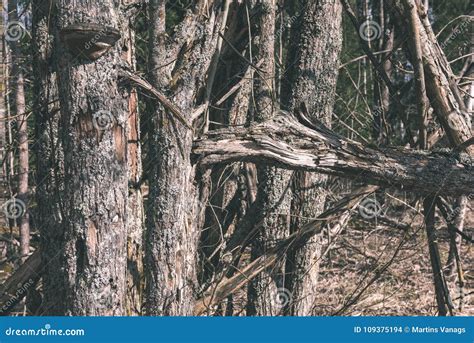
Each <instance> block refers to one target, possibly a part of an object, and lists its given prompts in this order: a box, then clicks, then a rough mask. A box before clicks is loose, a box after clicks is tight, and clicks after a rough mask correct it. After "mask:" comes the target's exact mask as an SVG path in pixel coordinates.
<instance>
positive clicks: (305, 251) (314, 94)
mask: <svg viewBox="0 0 474 343" xmlns="http://www.w3.org/2000/svg"><path fill="white" fill-rule="evenodd" d="M304 6H305V7H304V8H305V10H304V13H302V18H301V20H299V21H296V24H295V25H294V27H293V28H292V36H291V37H292V38H291V41H292V42H293V43H292V44H291V45H290V57H289V59H288V62H287V65H288V66H289V68H288V70H289V71H288V73H289V81H288V83H287V84H285V88H284V93H283V96H284V97H285V99H284V102H285V103H287V108H288V109H289V111H291V112H294V111H295V110H300V107H301V105H302V104H304V107H305V110H306V111H308V114H307V115H308V117H309V119H313V120H315V121H316V122H318V121H320V122H322V123H324V124H325V125H326V126H328V127H330V124H331V117H332V110H333V105H334V100H335V95H336V82H337V76H338V72H337V71H338V68H339V55H340V52H341V48H342V26H341V21H342V7H341V4H340V3H339V2H338V1H336V2H322V3H318V2H314V1H307V2H305V3H304ZM326 180H327V176H325V175H321V174H315V173H308V172H304V171H298V172H296V173H295V176H294V181H293V200H292V204H291V207H292V208H291V232H296V231H298V230H299V229H300V228H301V227H302V226H303V225H304V224H306V223H307V222H308V221H310V220H311V219H313V218H316V217H317V216H318V215H319V214H320V213H322V212H323V210H324V205H325V199H326V194H327V193H326V188H325V183H326ZM321 257H322V256H321V237H319V236H318V235H316V236H314V237H313V238H312V239H311V240H310V241H309V242H308V244H307V245H306V246H305V247H303V248H302V249H300V250H296V251H295V252H294V254H292V255H290V256H288V261H287V271H286V272H287V275H288V279H287V288H288V290H289V291H290V292H291V294H292V300H293V301H292V303H291V304H290V306H289V313H290V314H291V315H311V310H312V306H313V303H314V299H315V297H316V294H317V279H318V270H319V262H320V259H321Z"/></svg>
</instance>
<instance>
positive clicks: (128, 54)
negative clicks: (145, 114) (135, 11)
mask: <svg viewBox="0 0 474 343" xmlns="http://www.w3.org/2000/svg"><path fill="white" fill-rule="evenodd" d="M124 24H125V29H124V35H125V37H124V43H123V44H124V48H125V49H123V50H124V51H123V54H122V59H123V60H124V61H125V62H126V63H127V64H128V65H129V67H130V68H132V69H133V70H134V69H135V67H136V61H135V33H134V32H133V30H132V29H131V20H130V19H128V18H124ZM127 135H128V137H127V139H128V145H127V161H128V187H129V190H128V202H127V211H128V213H127V275H126V287H127V288H126V299H125V308H126V314H127V315H129V316H130V315H141V314H142V304H143V291H144V283H145V276H144V270H143V262H144V244H143V237H144V208H143V194H142V190H141V187H140V182H141V178H142V157H141V143H140V138H141V137H140V116H139V108H138V93H137V90H136V89H135V88H132V89H131V91H130V95H129V99H128V120H127Z"/></svg>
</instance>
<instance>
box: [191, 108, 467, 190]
mask: <svg viewBox="0 0 474 343" xmlns="http://www.w3.org/2000/svg"><path fill="white" fill-rule="evenodd" d="M306 123H309V122H308V121H306ZM193 153H194V154H195V155H196V156H195V157H196V159H197V160H196V161H197V162H198V163H200V164H201V165H203V166H206V165H212V164H216V163H229V162H234V161H246V162H258V161H260V162H261V161H265V162H266V163H271V164H274V165H278V166H280V167H284V168H287V169H292V170H296V169H300V170H306V171H316V172H320V173H324V174H331V175H337V176H344V177H350V178H357V179H361V180H364V182H366V183H367V182H368V183H376V184H379V185H384V186H397V187H400V188H405V189H409V190H410V191H413V192H415V193H420V194H434V193H439V194H446V195H459V194H469V193H471V192H472V191H474V182H473V181H474V176H473V174H472V171H471V168H472V166H471V165H472V161H470V160H469V158H468V157H467V156H464V157H467V160H464V161H462V160H461V159H460V158H459V156H456V155H451V154H447V155H446V154H443V153H436V152H432V153H428V152H423V151H413V150H409V149H404V148H384V149H376V148H373V147H367V146H364V145H362V144H360V143H357V142H353V141H350V140H347V139H345V138H342V137H339V136H337V135H336V134H335V133H333V132H331V131H330V130H329V129H327V128H324V127H323V126H321V125H318V126H314V127H313V128H312V129H310V128H308V127H306V126H304V125H302V124H300V123H298V122H297V121H296V119H294V118H292V117H291V116H288V115H287V114H285V115H283V116H277V117H276V118H275V119H273V120H270V121H267V122H265V123H262V124H258V125H253V126H251V127H250V128H249V129H230V130H217V131H215V132H210V133H209V134H208V135H207V137H206V138H205V139H200V140H196V141H195V144H194V149H193Z"/></svg>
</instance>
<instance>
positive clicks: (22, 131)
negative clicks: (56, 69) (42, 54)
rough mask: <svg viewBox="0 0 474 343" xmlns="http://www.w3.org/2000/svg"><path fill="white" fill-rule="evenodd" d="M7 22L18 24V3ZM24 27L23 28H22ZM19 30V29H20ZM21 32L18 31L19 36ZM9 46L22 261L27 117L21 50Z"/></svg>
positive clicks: (26, 239)
mask: <svg viewBox="0 0 474 343" xmlns="http://www.w3.org/2000/svg"><path fill="white" fill-rule="evenodd" d="M8 22H9V24H10V25H19V24H18V23H19V18H18V3H17V1H14V0H9V1H8ZM23 29H24V28H23ZM20 31H21V30H20ZM22 35H23V34H21V33H20V35H19V36H20V37H21V36H22ZM10 47H11V65H12V69H11V75H12V82H11V86H12V87H11V88H12V90H13V93H14V108H15V111H16V115H17V126H18V200H19V201H21V202H23V204H21V203H20V204H21V205H24V210H25V211H24V213H23V214H22V215H21V216H20V217H19V218H18V222H19V223H18V224H19V225H18V226H19V230H20V256H21V259H22V261H24V260H25V259H26V258H27V257H28V255H29V253H30V221H29V213H28V203H29V195H28V193H29V187H28V173H29V162H28V161H29V149H28V117H27V115H26V104H25V82H24V78H23V71H22V69H21V51H20V46H19V41H18V40H17V39H11V40H10Z"/></svg>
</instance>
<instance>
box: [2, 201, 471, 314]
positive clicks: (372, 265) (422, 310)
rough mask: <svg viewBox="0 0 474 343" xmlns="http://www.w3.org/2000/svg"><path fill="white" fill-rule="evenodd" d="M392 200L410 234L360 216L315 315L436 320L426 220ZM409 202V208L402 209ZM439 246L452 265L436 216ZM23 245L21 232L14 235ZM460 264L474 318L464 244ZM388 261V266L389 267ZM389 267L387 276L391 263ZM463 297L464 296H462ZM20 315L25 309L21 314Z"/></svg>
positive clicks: (453, 290)
mask: <svg viewBox="0 0 474 343" xmlns="http://www.w3.org/2000/svg"><path fill="white" fill-rule="evenodd" d="M397 197H398V199H399V200H397V201H394V200H393V199H390V200H389V201H386V204H385V205H383V206H382V208H383V210H384V213H385V214H386V215H387V216H389V217H390V218H393V219H399V220H400V222H403V223H406V224H410V226H411V229H410V230H409V231H408V233H405V232H404V231H403V230H401V229H396V228H393V227H389V226H387V225H384V224H381V223H380V222H378V221H377V220H376V218H375V219H372V220H368V221H367V220H362V218H361V217H360V215H359V214H358V213H357V212H355V213H354V214H353V216H352V220H351V222H350V223H349V225H348V226H347V228H346V229H345V230H344V231H343V232H342V233H341V234H340V235H339V237H337V239H336V240H335V242H334V244H333V247H332V249H331V250H330V251H329V253H328V254H326V256H325V257H324V259H323V261H322V263H321V266H320V274H319V285H320V287H319V293H318V295H317V297H316V302H315V304H314V306H313V314H314V315H349V316H359V315H360V316H365V315H374V316H381V315H382V316H402V315H421V316H429V315H436V313H437V308H436V299H435V296H434V289H433V288H434V286H433V279H432V272H431V265H430V258H429V253H428V246H427V240H426V232H425V229H424V226H423V216H422V214H421V210H420V209H419V208H417V209H415V208H413V207H411V205H409V203H410V201H409V200H408V199H403V200H402V201H401V202H400V195H399V194H398V195H396V196H394V198H397ZM403 203H404V204H403ZM473 205H474V202H471V203H470V204H469V209H468V211H467V213H466V217H465V228H466V229H465V232H466V233H467V234H468V235H469V236H471V237H472V236H473V235H474V232H473V229H472V228H474V211H473V208H474V207H473ZM436 227H437V228H438V237H439V240H438V242H439V247H440V255H441V260H442V263H443V264H444V263H445V262H446V260H447V256H448V251H449V235H448V231H447V227H446V224H445V222H444V220H443V219H442V218H441V217H440V214H439V213H438V212H436ZM13 233H14V240H13V241H15V242H16V244H18V233H17V232H15V231H13ZM0 236H1V237H3V238H4V239H2V240H0V253H1V257H2V258H1V261H0V284H1V283H3V282H4V281H5V280H6V278H7V277H8V276H10V275H11V273H12V272H13V270H14V269H15V268H16V263H15V262H14V259H13V260H12V259H6V247H7V241H8V240H7V238H8V237H11V236H10V230H9V229H6V228H4V227H3V226H1V225H0ZM461 261H462V267H463V272H464V278H465V285H464V287H463V289H462V292H460V288H459V286H458V283H457V281H456V279H457V278H456V276H455V277H454V280H451V281H449V290H450V295H451V298H452V299H453V304H454V310H453V311H454V314H455V315H463V316H473V315H474V302H473V300H474V297H473V295H472V294H473V293H474V249H473V247H472V245H470V244H467V243H465V242H463V244H462V249H461ZM388 262H389V263H388ZM387 263H388V264H389V266H388V267H387V268H386V270H384V271H383V272H382V273H378V272H379V271H380V270H382V269H383V268H384V267H385V265H386V264H387ZM245 292H246V291H245V289H242V290H240V291H238V292H237V293H236V294H235V296H234V301H235V304H234V306H235V307H234V309H235V312H234V315H244V314H245V310H244V309H243V308H241V306H239V303H241V301H239V300H244V298H245V297H246V295H245ZM461 294H463V297H461V296H460V295H461ZM16 310H17V311H18V312H17V315H21V312H22V310H23V309H22V306H21V305H19V306H18V308H17V309H16Z"/></svg>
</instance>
